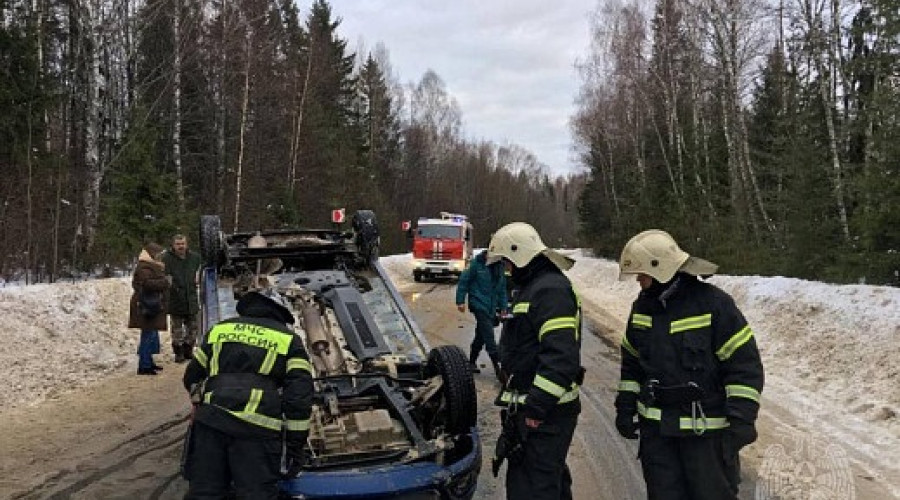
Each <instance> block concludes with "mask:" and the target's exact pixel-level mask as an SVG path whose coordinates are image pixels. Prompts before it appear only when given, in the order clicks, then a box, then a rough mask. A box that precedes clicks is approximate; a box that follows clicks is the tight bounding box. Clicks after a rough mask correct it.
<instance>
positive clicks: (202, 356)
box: [194, 347, 209, 368]
mask: <svg viewBox="0 0 900 500" xmlns="http://www.w3.org/2000/svg"><path fill="white" fill-rule="evenodd" d="M194 359H196V360H197V362H198V363H200V366H202V367H203V368H209V359H208V358H207V357H206V353H205V352H203V349H200V348H199V347H195V348H194Z"/></svg>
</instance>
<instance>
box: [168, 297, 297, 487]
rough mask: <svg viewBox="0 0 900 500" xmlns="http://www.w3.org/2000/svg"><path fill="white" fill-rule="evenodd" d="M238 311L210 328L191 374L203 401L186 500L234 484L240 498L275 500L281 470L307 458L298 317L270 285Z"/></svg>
mask: <svg viewBox="0 0 900 500" xmlns="http://www.w3.org/2000/svg"><path fill="white" fill-rule="evenodd" d="M237 312H238V314H239V315H240V316H239V317H237V318H232V319H227V320H224V321H222V322H220V323H219V324H217V325H216V326H214V327H213V328H212V329H211V330H210V331H209V333H207V334H206V336H205V337H204V338H203V341H202V342H201V344H200V345H199V346H197V347H196V348H195V349H194V358H193V360H191V362H190V364H189V365H188V367H187V369H186V370H185V373H184V386H185V387H186V388H187V389H188V391H189V392H191V394H192V400H194V401H197V402H198V405H197V406H196V407H195V410H194V418H193V424H192V429H191V436H190V438H189V440H188V444H187V447H188V450H187V453H186V457H187V458H186V466H185V475H186V477H187V479H188V480H189V481H190V487H189V489H188V493H187V496H186V497H185V498H190V499H201V498H203V499H205V498H209V499H212V498H217V499H218V498H225V496H226V494H228V492H229V491H231V489H232V488H233V490H234V493H235V494H236V496H237V498H253V499H264V498H265V499H275V498H277V497H278V487H277V482H278V480H279V479H280V472H284V471H285V468H286V469H289V470H291V472H292V473H295V472H296V471H298V470H299V466H301V465H302V464H303V457H304V446H305V444H306V437H307V433H308V429H309V416H310V408H311V405H312V393H313V385H312V375H311V367H310V363H309V358H308V357H307V354H306V351H305V350H304V349H303V345H302V341H301V339H300V337H298V336H295V335H294V334H293V332H292V330H291V328H290V326H289V325H291V324H293V323H294V316H293V314H291V312H290V310H289V309H288V304H287V301H286V300H285V299H284V298H283V297H281V296H280V295H278V293H277V292H275V291H274V290H271V289H264V290H263V291H260V292H256V291H252V292H248V293H247V294H245V295H244V296H243V297H241V299H240V300H239V301H238V303H237ZM282 444H284V445H285V449H286V455H285V456H284V457H282ZM282 461H284V462H285V467H283V466H282Z"/></svg>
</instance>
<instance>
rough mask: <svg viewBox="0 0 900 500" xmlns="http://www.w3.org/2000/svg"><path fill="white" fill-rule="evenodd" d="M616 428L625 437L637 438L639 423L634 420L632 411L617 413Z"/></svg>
mask: <svg viewBox="0 0 900 500" xmlns="http://www.w3.org/2000/svg"><path fill="white" fill-rule="evenodd" d="M616 430H617V431H619V434H621V435H622V437H623V438H625V439H637V438H638V423H637V422H636V421H635V420H634V415H633V414H631V413H617V414H616Z"/></svg>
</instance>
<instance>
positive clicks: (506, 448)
mask: <svg viewBox="0 0 900 500" xmlns="http://www.w3.org/2000/svg"><path fill="white" fill-rule="evenodd" d="M519 422H521V423H519ZM524 422H525V419H524V418H522V417H521V416H520V415H510V414H509V412H508V411H507V410H501V411H500V423H501V427H500V435H499V436H498V437H497V446H496V447H495V448H494V458H493V460H491V471H492V472H493V473H494V477H497V475H498V474H499V473H500V466H501V465H503V461H504V460H509V461H510V462H516V463H517V462H519V461H521V460H522V458H523V456H524V454H525V435H524V434H523V433H522V430H521V429H520V428H521V427H524V425H525V424H524Z"/></svg>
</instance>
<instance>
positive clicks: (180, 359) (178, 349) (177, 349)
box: [172, 343, 184, 363]
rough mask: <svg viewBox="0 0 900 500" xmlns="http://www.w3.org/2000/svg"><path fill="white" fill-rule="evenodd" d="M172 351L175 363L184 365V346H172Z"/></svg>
mask: <svg viewBox="0 0 900 500" xmlns="http://www.w3.org/2000/svg"><path fill="white" fill-rule="evenodd" d="M172 351H173V352H174V353H175V362H176V363H184V344H174V343H173V344H172Z"/></svg>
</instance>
